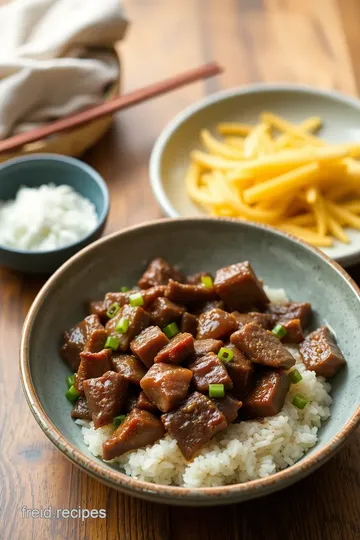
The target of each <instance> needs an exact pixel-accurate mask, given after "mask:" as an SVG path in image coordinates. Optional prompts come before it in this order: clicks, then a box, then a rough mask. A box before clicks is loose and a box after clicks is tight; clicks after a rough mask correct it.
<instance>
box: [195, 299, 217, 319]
mask: <svg viewBox="0 0 360 540" xmlns="http://www.w3.org/2000/svg"><path fill="white" fill-rule="evenodd" d="M215 308H216V309H224V308H225V304H224V302H223V301H222V300H209V301H207V302H202V303H201V304H195V305H194V306H193V309H192V311H193V313H194V314H195V315H196V316H199V315H201V314H202V313H206V311H210V310H211V309H215Z"/></svg>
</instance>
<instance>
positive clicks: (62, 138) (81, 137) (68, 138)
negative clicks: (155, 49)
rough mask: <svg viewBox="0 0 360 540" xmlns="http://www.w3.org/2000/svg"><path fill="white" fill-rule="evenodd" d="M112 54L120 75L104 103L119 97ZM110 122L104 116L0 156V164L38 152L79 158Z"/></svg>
mask: <svg viewBox="0 0 360 540" xmlns="http://www.w3.org/2000/svg"><path fill="white" fill-rule="evenodd" d="M113 54H114V56H115V57H116V59H117V62H118V65H119V74H120V75H119V79H118V80H117V81H116V82H115V83H114V84H113V85H112V86H111V87H110V88H109V90H108V91H107V92H106V94H105V101H110V100H111V99H113V98H114V97H115V96H117V95H119V93H120V90H121V64H120V58H119V56H118V54H117V52H116V50H115V49H113ZM111 122H112V116H111V115H110V116H105V117H103V118H99V119H98V120H94V121H93V122H89V123H87V124H85V125H83V126H80V127H78V128H75V129H73V130H71V131H64V132H63V133H59V134H58V135H54V136H52V137H49V138H47V139H43V140H41V141H36V142H34V143H30V144H26V145H25V146H23V147H22V148H19V149H18V150H17V151H13V152H7V153H2V154H0V163H2V162H4V161H7V160H8V159H11V158H14V157H18V156H26V155H30V154H35V153H39V152H41V153H42V152H47V153H53V154H63V155H65V156H75V157H76V156H79V155H81V154H83V153H84V152H85V150H87V149H88V148H90V146H92V145H93V144H95V143H96V141H98V140H99V139H100V138H101V137H102V135H104V133H105V132H106V131H107V130H108V129H109V127H110V125H111Z"/></svg>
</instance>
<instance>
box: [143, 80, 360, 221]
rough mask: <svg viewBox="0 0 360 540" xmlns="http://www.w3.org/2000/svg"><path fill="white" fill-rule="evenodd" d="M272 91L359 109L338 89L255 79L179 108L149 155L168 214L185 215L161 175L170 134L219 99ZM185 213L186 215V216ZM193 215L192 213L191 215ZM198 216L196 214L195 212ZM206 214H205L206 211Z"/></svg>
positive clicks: (154, 186) (358, 103)
mask: <svg viewBox="0 0 360 540" xmlns="http://www.w3.org/2000/svg"><path fill="white" fill-rule="evenodd" d="M272 92H294V93H295V92H300V93H303V94H313V95H318V96H322V97H324V98H330V99H332V100H334V101H337V102H339V103H342V104H344V105H345V104H346V105H351V106H352V107H355V108H356V109H360V100H359V99H357V98H355V97H352V96H347V95H346V94H342V93H341V92H337V91H335V90H322V89H317V88H313V87H312V86H309V85H304V84H292V83H253V84H247V85H243V86H238V87H235V88H231V89H227V90H220V91H219V92H215V93H214V94H210V95H209V96H206V97H204V98H201V99H198V100H197V101H195V103H193V104H192V105H190V106H188V107H186V108H185V109H183V110H182V111H180V112H179V113H178V114H177V115H176V116H174V118H173V119H172V120H170V122H169V123H168V124H167V125H166V126H165V128H164V129H163V131H162V132H161V133H160V135H159V137H158V138H157V140H156V142H155V144H154V146H153V149H152V152H151V156H150V162H149V178H150V185H151V188H152V192H153V194H154V196H155V198H156V200H157V201H158V203H159V205H160V207H161V209H162V210H163V212H164V213H165V214H166V215H167V216H169V217H172V218H174V217H182V215H181V214H180V213H179V212H178V211H177V210H176V209H175V208H174V206H173V205H172V204H171V202H170V200H169V198H168V196H167V193H166V190H165V189H164V186H163V180H164V179H163V178H162V175H161V160H162V156H163V153H164V150H165V148H166V146H167V143H168V141H169V139H170V137H171V136H172V135H173V134H174V133H175V132H176V131H177V130H178V128H179V127H180V126H181V124H183V123H184V122H185V121H186V120H188V119H189V118H190V117H191V116H193V115H194V114H195V113H197V112H198V111H200V110H202V109H205V108H207V107H208V106H211V105H213V104H215V103H218V102H219V101H224V100H226V99H229V98H231V97H234V96H242V95H246V94H259V93H272ZM183 217H186V216H183ZM188 217H193V216H188ZM194 217H195V216H194ZM204 217H206V214H204Z"/></svg>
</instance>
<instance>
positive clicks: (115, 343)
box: [104, 336, 119, 351]
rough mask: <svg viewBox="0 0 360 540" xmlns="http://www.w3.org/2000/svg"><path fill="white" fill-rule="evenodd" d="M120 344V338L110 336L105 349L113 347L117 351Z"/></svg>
mask: <svg viewBox="0 0 360 540" xmlns="http://www.w3.org/2000/svg"><path fill="white" fill-rule="evenodd" d="M118 346H119V340H118V339H116V337H113V336H109V337H108V338H107V339H106V341H105V345H104V347H105V349H112V350H113V351H116V350H117V348H118Z"/></svg>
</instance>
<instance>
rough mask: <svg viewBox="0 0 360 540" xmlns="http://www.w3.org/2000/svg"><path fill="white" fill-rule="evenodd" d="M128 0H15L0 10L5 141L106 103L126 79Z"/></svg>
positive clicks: (0, 115) (0, 116) (0, 114)
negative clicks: (120, 59)
mask: <svg viewBox="0 0 360 540" xmlns="http://www.w3.org/2000/svg"><path fill="white" fill-rule="evenodd" d="M126 26H127V22H126V19H125V17H124V14H123V10H122V7H121V0H15V1H14V2H12V3H10V4H6V5H5V6H3V7H1V8H0V139H2V138H4V137H7V136H9V135H10V134H14V133H17V132H20V131H24V130H27V129H29V128H31V127H34V125H38V124H41V123H44V122H48V121H50V120H54V119H56V118H59V117H62V116H66V115H68V114H71V113H73V112H75V111H77V110H79V109H81V108H83V107H85V106H89V105H92V104H94V103H97V102H100V101H101V100H102V99H103V96H104V92H105V90H106V88H107V87H108V85H109V84H110V83H111V82H113V81H114V80H116V79H117V78H118V76H119V73H118V65H117V62H116V61H115V60H114V57H113V56H112V55H111V54H110V53H109V52H108V51H106V50H105V49H104V48H105V47H109V46H111V45H112V44H114V43H115V42H116V41H119V40H121V39H122V38H123V36H124V33H125V29H126Z"/></svg>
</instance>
